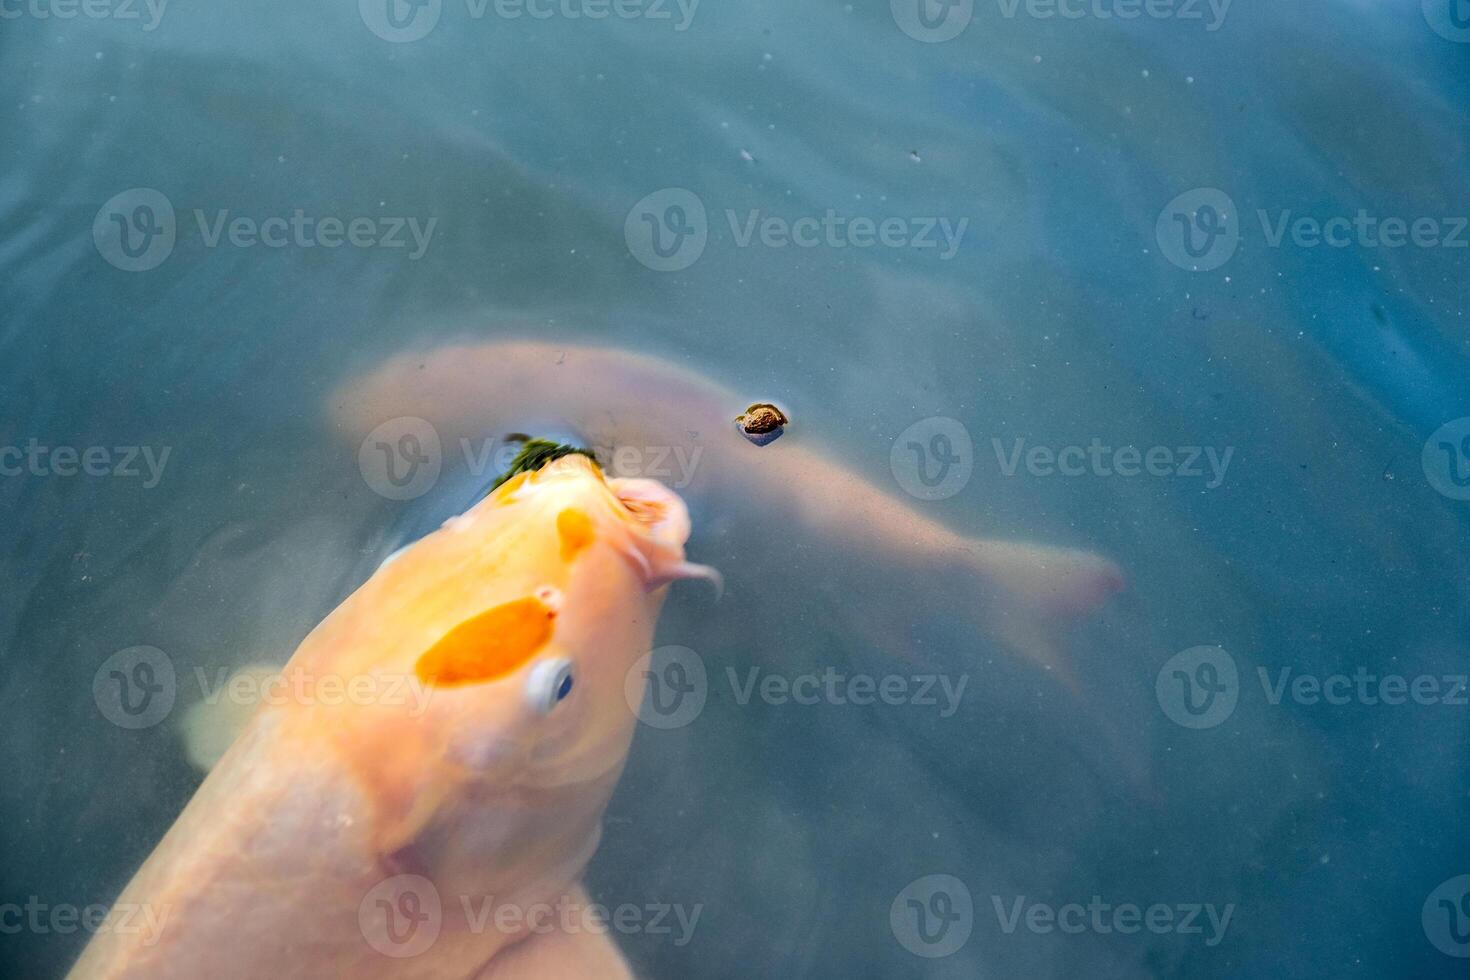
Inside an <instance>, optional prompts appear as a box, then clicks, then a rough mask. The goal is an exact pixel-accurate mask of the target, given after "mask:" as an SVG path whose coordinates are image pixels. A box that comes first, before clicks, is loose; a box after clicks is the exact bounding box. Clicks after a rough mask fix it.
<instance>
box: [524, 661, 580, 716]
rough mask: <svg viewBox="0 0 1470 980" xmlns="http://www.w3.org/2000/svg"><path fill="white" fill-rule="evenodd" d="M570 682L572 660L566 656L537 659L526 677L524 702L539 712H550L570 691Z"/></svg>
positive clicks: (571, 681)
mask: <svg viewBox="0 0 1470 980" xmlns="http://www.w3.org/2000/svg"><path fill="white" fill-rule="evenodd" d="M572 683H573V678H572V662H571V661H570V660H568V659H567V658H566V657H551V658H548V659H546V660H541V661H538V662H537V663H536V665H535V666H534V667H532V668H531V673H530V675H529V676H528V677H527V678H526V703H527V704H529V705H530V706H531V708H532V710H534V711H537V712H539V713H540V714H543V715H545V714H550V713H551V709H552V708H555V707H556V706H557V703H558V702H560V701H562V700H563V699H564V698H566V696H567V695H569V694H571V693H572Z"/></svg>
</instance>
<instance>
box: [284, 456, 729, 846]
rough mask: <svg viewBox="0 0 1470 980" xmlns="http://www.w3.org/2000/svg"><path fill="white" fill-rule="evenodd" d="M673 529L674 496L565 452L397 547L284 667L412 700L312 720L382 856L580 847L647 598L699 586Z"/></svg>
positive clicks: (639, 641)
mask: <svg viewBox="0 0 1470 980" xmlns="http://www.w3.org/2000/svg"><path fill="white" fill-rule="evenodd" d="M688 536H689V516H688V513H687V511H686V509H685V507H684V504H683V502H682V501H681V500H680V499H679V498H678V497H677V496H676V495H675V494H674V493H673V492H671V491H669V490H667V489H666V488H664V487H663V486H662V485H660V484H658V483H656V482H654V481H651V480H621V479H614V480H609V479H606V478H605V477H604V476H603V474H602V472H601V470H600V469H598V467H597V465H596V464H595V463H594V462H592V461H591V460H589V459H587V458H585V457H583V456H580V455H569V456H565V457H562V458H559V459H555V460H553V461H551V462H549V463H546V464H545V465H544V466H542V467H541V468H540V469H537V470H534V471H527V472H521V473H518V474H516V475H515V476H513V477H512V478H510V479H509V480H508V481H506V482H505V483H503V484H502V485H501V486H499V487H498V488H497V489H495V490H494V491H493V492H492V493H491V494H490V495H489V496H488V497H486V498H485V499H484V500H483V501H481V502H480V503H478V504H477V505H475V506H474V507H472V508H471V509H470V510H469V511H467V512H466V513H464V514H462V515H460V516H458V517H454V518H451V519H450V520H449V521H447V522H446V523H445V525H444V526H443V527H441V528H440V529H439V530H438V531H436V532H434V533H433V534H431V535H429V536H428V537H426V538H424V539H422V540H420V541H418V542H416V543H415V544H413V545H411V546H410V547H408V548H407V549H405V550H404V551H403V553H402V554H401V555H399V556H397V557H396V558H395V559H394V560H392V561H391V562H389V563H387V564H385V566H384V567H383V568H381V569H380V570H379V571H378V573H377V574H375V575H374V576H373V577H372V578H371V579H370V580H369V581H368V582H367V583H366V584H365V585H364V586H363V587H362V588H361V589H360V590H358V592H357V593H355V594H354V595H353V596H352V597H351V598H350V599H349V600H348V601H347V603H345V604H344V605H343V606H342V607H341V608H339V610H338V611H337V612H336V613H334V614H333V616H332V617H330V618H329V619H328V620H327V621H326V622H325V623H323V625H322V626H321V627H320V628H319V629H318V631H317V634H314V635H313V637H311V638H309V639H308V641H307V644H305V645H303V647H302V649H301V651H299V652H298V654H297V657H296V658H295V659H296V660H299V661H303V663H304V664H306V665H307V666H309V667H310V666H313V665H314V666H315V667H316V668H317V669H320V670H323V671H327V670H330V671H332V672H334V673H340V674H343V675H346V676H348V677H369V678H374V677H376V678H380V679H382V680H383V685H382V686H383V687H384V688H385V689H386V686H387V684H388V682H389V680H390V679H392V678H399V677H402V678H407V680H408V681H409V682H410V686H411V687H413V688H415V689H417V690H419V691H421V692H422V694H423V696H424V697H423V709H422V710H415V706H416V702H415V701H412V700H408V701H407V703H406V704H397V705H387V704H385V705H378V704H372V705H367V706H356V705H351V706H347V707H344V708H343V709H341V710H338V711H335V712H332V713H331V714H330V716H319V719H318V722H317V723H316V724H315V725H314V726H313V727H315V728H316V729H317V736H318V740H322V739H324V740H325V741H327V742H328V743H329V744H330V745H332V746H333V747H334V748H335V749H336V750H337V751H338V752H339V753H340V754H341V756H342V758H343V759H344V760H345V761H346V762H347V765H348V768H349V769H350V770H351V771H352V772H353V773H355V774H356V776H357V778H358V779H359V781H360V782H361V783H362V785H363V788H364V790H365V796H366V797H367V799H368V800H369V801H371V802H372V803H373V804H374V806H375V808H376V809H377V811H378V813H377V814H376V816H377V818H378V820H379V823H380V832H379V834H378V838H379V841H380V845H381V846H382V848H383V849H384V850H390V851H391V850H393V849H395V848H399V847H403V846H407V845H414V846H416V847H418V848H419V850H421V851H423V850H428V851H434V852H438V853H439V855H440V857H441V858H445V857H446V854H447V853H452V854H453V856H454V857H455V859H456V860H458V861H464V860H469V859H473V860H476V861H480V862H484V861H485V860H486V859H487V854H490V853H494V854H499V855H501V856H502V857H503V855H504V854H505V853H514V854H516V855H518V857H517V860H519V861H530V860H533V859H534V857H535V855H537V854H539V853H540V852H541V851H542V850H546V851H547V852H548V853H550V852H557V853H562V854H563V855H564V856H565V854H566V853H570V852H576V851H578V850H579V848H580V849H586V846H588V844H587V842H588V841H589V840H590V841H591V842H592V846H595V837H596V832H597V831H596V825H597V823H598V822H599V821H600V817H601V812H602V808H603V807H604V806H605V804H606V802H607V799H608V797H609V796H610V795H611V792H612V789H613V786H614V785H615V784H616V781H617V778H618V776H619V775H620V773H621V770H622V766H623V762H624V760H625V759H626V755H627V751H628V747H629V744H630V743H631V741H632V736H633V731H634V728H635V725H636V717H635V714H634V711H633V708H631V707H630V706H629V703H628V700H627V698H626V697H625V694H624V687H625V680H626V678H627V676H628V673H629V671H630V670H631V669H632V668H633V666H634V665H635V664H636V662H637V661H638V659H639V658H640V657H641V656H642V655H643V654H644V653H646V652H647V651H648V649H649V648H650V646H651V642H652V638H653V628H654V623H655V620H656V619H657V616H658V611H659V607H660V606H661V604H662V601H663V598H664V595H665V593H666V592H667V589H666V588H665V586H666V585H667V584H668V583H669V582H671V581H673V580H675V579H679V578H688V577H704V578H710V579H713V580H715V581H716V582H718V576H717V575H716V573H714V572H713V570H711V569H707V568H704V567H702V566H697V565H691V564H689V563H688V562H686V561H685V558H684V543H685V540H686V539H687V538H688ZM318 634H319V635H318ZM288 669H289V668H288ZM405 700H407V699H405ZM324 727H325V728H326V729H329V730H325V731H324V730H323V728H324ZM589 853H590V852H589ZM583 860H585V855H584V857H583Z"/></svg>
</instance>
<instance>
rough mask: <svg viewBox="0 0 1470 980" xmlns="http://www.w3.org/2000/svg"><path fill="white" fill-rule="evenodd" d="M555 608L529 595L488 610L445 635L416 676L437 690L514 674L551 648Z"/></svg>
mask: <svg viewBox="0 0 1470 980" xmlns="http://www.w3.org/2000/svg"><path fill="white" fill-rule="evenodd" d="M555 619H556V609H555V608H553V607H552V606H550V605H548V604H547V603H546V602H545V601H544V600H543V598H542V597H541V596H526V597H524V598H521V599H513V600H511V601H510V602H505V603H501V604H500V605H498V606H494V607H492V608H490V609H487V610H486V611H485V612H482V613H480V614H479V615H477V616H474V617H472V618H470V619H467V620H465V621H464V622H462V623H460V624H459V625H458V626H456V627H454V628H453V629H451V630H450V631H449V632H448V633H446V634H444V636H443V637H442V638H440V640H439V641H438V642H437V643H435V644H434V645H433V646H432V647H430V648H429V650H428V651H427V652H426V653H424V654H423V655H422V656H420V657H419V659H418V662H417V663H416V664H414V673H415V674H417V675H418V678H419V680H421V681H423V682H424V683H426V684H432V685H435V686H438V687H454V686H459V685H463V684H479V683H483V682H485V681H492V680H496V679H497V678H501V677H505V676H506V675H508V674H512V673H514V672H515V671H516V670H517V669H519V668H520V667H521V666H522V665H523V664H525V663H526V662H528V661H529V660H530V659H531V658H532V657H534V656H535V655H536V653H537V652H538V651H539V650H541V649H542V648H543V647H545V646H546V644H547V642H548V641H549V640H550V639H551V630H552V626H553V624H554V621H555Z"/></svg>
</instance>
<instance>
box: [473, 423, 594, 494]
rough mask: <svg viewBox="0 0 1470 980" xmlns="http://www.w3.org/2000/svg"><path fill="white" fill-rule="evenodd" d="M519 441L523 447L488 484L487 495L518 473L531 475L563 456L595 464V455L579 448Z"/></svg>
mask: <svg viewBox="0 0 1470 980" xmlns="http://www.w3.org/2000/svg"><path fill="white" fill-rule="evenodd" d="M517 436H519V433H517ZM513 438H514V437H513ZM519 441H521V442H523V443H524V445H523V446H521V448H520V451H519V452H517V453H516V455H515V458H514V459H512V460H511V461H510V466H509V467H508V468H507V469H506V471H505V472H504V473H502V474H500V476H498V477H496V478H495V482H494V483H492V484H490V489H488V490H486V491H485V492H486V493H487V494H490V493H494V492H495V491H496V490H497V489H499V487H500V485H501V484H502V483H504V482H505V481H507V480H509V479H510V478H511V477H513V476H516V475H517V474H520V473H531V472H533V471H535V470H539V469H540V468H541V467H543V466H545V465H546V464H547V463H550V462H551V461H552V460H557V459H561V458H562V457H563V456H572V455H578V456H586V457H587V458H588V459H590V460H592V462H593V463H594V464H596V463H597V455H596V454H595V453H593V452H592V450H590V449H582V448H581V447H579V446H573V445H570V444H568V443H565V442H552V441H551V440H550V439H530V438H526V437H523V436H522V437H520V439H519Z"/></svg>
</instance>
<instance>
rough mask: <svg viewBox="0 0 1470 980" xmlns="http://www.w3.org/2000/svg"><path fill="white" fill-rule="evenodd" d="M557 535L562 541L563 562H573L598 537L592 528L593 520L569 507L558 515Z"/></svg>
mask: <svg viewBox="0 0 1470 980" xmlns="http://www.w3.org/2000/svg"><path fill="white" fill-rule="evenodd" d="M556 534H557V537H558V538H559V539H560V540H561V560H562V561H571V560H572V559H573V558H575V557H577V553H578V552H579V551H581V550H582V549H583V548H585V547H587V546H588V545H589V544H591V543H592V540H593V538H595V537H596V536H597V534H596V532H595V531H594V529H593V527H592V518H590V517H588V516H587V514H586V513H585V512H583V511H580V510H578V509H577V508H575V507H568V508H567V509H566V510H564V511H562V512H561V513H559V514H557V515H556Z"/></svg>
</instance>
